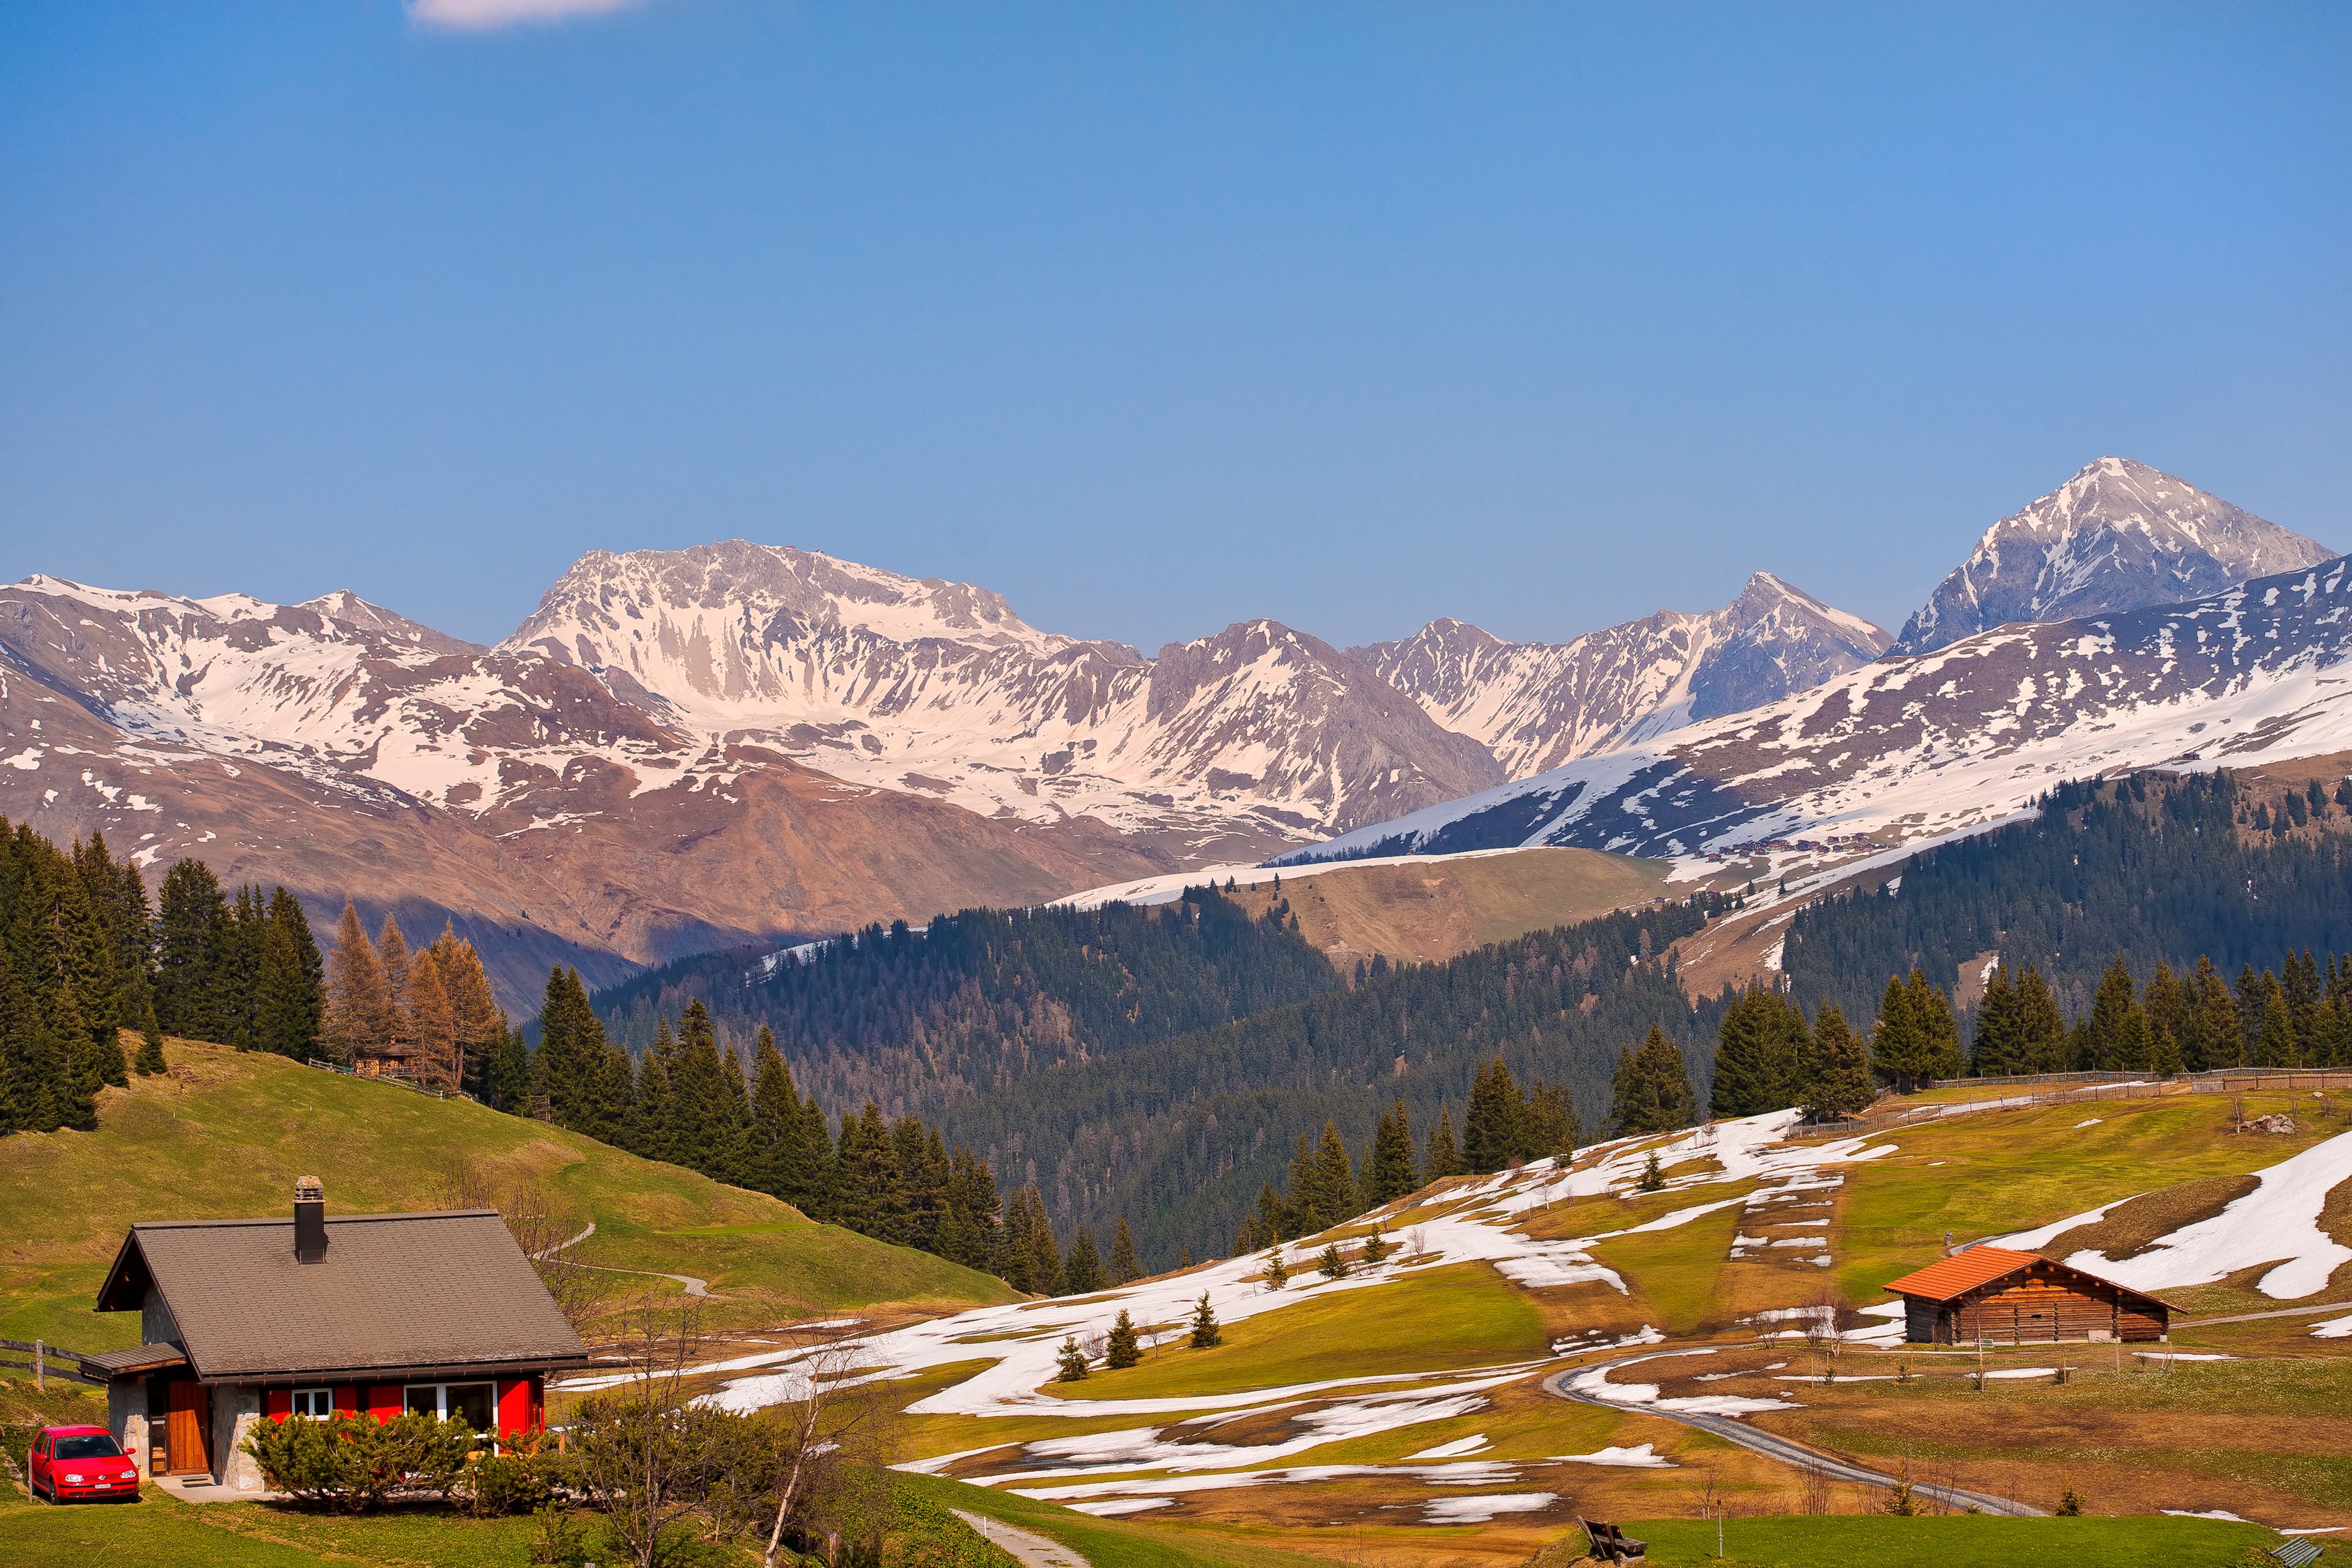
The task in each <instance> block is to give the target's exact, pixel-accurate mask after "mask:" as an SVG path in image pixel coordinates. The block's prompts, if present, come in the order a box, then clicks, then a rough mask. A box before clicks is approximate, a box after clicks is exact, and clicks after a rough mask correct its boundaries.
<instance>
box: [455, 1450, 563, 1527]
mask: <svg viewBox="0 0 2352 1568" xmlns="http://www.w3.org/2000/svg"><path fill="white" fill-rule="evenodd" d="M573 1471H574V1467H573V1465H572V1459H571V1456H569V1455H567V1454H559V1453H557V1452H556V1451H555V1447H554V1445H553V1444H551V1443H548V1442H546V1441H544V1440H543V1439H541V1438H539V1437H536V1436H533V1437H526V1438H524V1439H523V1440H522V1441H520V1442H519V1443H510V1444H509V1445H507V1448H506V1452H504V1453H502V1454H489V1453H484V1454H478V1455H477V1456H475V1458H474V1460H473V1462H472V1463H471V1464H469V1465H467V1467H466V1468H465V1471H464V1473H463V1474H461V1475H460V1476H459V1477H458V1478H457V1486H456V1488H455V1489H454V1493H453V1495H455V1496H456V1497H457V1500H459V1501H461V1502H463V1503H464V1504H465V1505H466V1511H467V1512H468V1513H470V1514H472V1515H474V1516H475V1517H476V1518H478V1519H488V1518H490V1517H492V1516H494V1515H498V1514H509V1513H537V1512H539V1511H540V1510H542V1509H544V1508H545V1507H547V1505H548V1504H550V1503H551V1502H553V1501H555V1500H556V1498H557V1495H558V1494H559V1493H560V1492H562V1490H563V1489H565V1488H567V1487H569V1486H571V1485H572V1479H573Z"/></svg>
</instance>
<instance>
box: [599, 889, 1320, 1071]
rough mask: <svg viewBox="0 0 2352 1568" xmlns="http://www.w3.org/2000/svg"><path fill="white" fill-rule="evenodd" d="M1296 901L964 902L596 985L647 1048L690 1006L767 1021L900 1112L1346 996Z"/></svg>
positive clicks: (723, 1021) (614, 1028)
mask: <svg viewBox="0 0 2352 1568" xmlns="http://www.w3.org/2000/svg"><path fill="white" fill-rule="evenodd" d="M1340 984H1341V976H1340V975H1339V973H1338V972H1336V971H1335V970H1334V969H1333V968H1332V967H1331V964H1330V963H1329V962H1328V960H1327V959H1325V958H1324V956H1323V955H1322V954H1321V953H1320V952H1317V951H1316V949H1315V948H1314V947H1313V946H1312V945H1310V944H1309V943H1308V942H1306V941H1305V940H1304V939H1302V938H1301V937H1300V936H1299V934H1298V931H1297V921H1296V920H1295V919H1292V918H1291V917H1290V916H1289V914H1288V911H1287V910H1282V911H1280V912H1278V913H1277V914H1276V915H1275V916H1274V918H1270V919H1260V920H1253V919H1252V918H1250V916H1249V915H1247V914H1246V913H1244V911H1243V910H1240V909H1239V908H1237V907H1236V906H1235V905H1234V904H1232V903H1230V902H1228V901H1227V900H1224V899H1222V898H1218V897H1215V896H1213V895H1211V894H1208V893H1205V892H1202V891H1197V890H1195V891H1190V892H1187V893H1186V894H1185V896H1184V897H1183V898H1182V899H1181V900H1177V901H1176V902H1174V903H1170V904H1161V905H1157V906H1153V907H1149V908H1143V907H1137V906H1133V905H1127V904H1112V905H1108V906H1106V907H1104V908H1101V909H1096V910H1066V909H1031V910H965V911H964V912H963V913H961V914H958V915H950V916H946V917H943V918H941V919H940V920H936V921H932V922H931V924H930V926H929V929H928V930H927V931H914V930H910V929H908V927H907V926H906V925H905V924H904V923H903V922H902V923H899V924H897V925H893V926H889V927H887V928H886V927H882V926H869V927H868V928H866V930H865V931H859V932H857V933H856V935H855V936H853V937H850V938H846V939H845V940H842V941H839V942H826V943H823V944H821V945H819V946H817V947H815V948H814V949H812V950H809V951H808V952H805V953H804V954H803V955H801V956H793V955H790V954H787V955H786V956H784V957H782V958H781V959H778V960H775V961H773V962H766V961H763V960H761V958H760V957H758V956H757V955H755V954H753V953H750V952H742V951H737V952H729V953H716V954H707V955H703V956H700V957H697V958H692V959H686V960H681V961H680V962H678V963H672V964H669V965H667V966H666V967H664V968H662V969H659V970H656V971H655V972H654V973H651V974H648V975H645V976H642V977H640V978H638V979H636V980H635V981H632V982H630V983H629V984H625V985H622V986H618V987H615V988H614V989H613V990H611V991H606V992H602V993H599V994H598V995H597V997H596V1011H597V1013H598V1016H600V1017H602V1018H603V1019H604V1023H605V1027H606V1030H607V1032H608V1033H609V1035H610V1036H611V1037H612V1038H613V1039H614V1042H615V1043H616V1044H620V1045H623V1046H625V1047H628V1049H629V1050H630V1051H631V1052H632V1054H638V1055H642V1054H643V1052H644V1051H645V1050H646V1047H649V1046H650V1045H652V1043H653V1041H654V1037H655V1035H656V1031H657V1030H658V1029H659V1027H660V1026H661V1023H662V1021H663V1020H665V1019H672V1018H676V1017H677V1016H680V1015H681V1014H682V1013H683V1012H684V1011H685V1008H686V1006H687V1005H688V1003H689V1002H693V1001H699V1002H701V1003H702V1004H703V1005H704V1006H705V1007H706V1008H708V1009H709V1015H710V1020H711V1024H712V1026H713V1027H714V1029H715V1030H716V1031H717V1033H718V1036H719V1039H720V1040H721V1041H722V1042H726V1043H730V1044H733V1045H735V1046H736V1047H738V1048H739V1049H740V1050H741V1051H742V1052H743V1054H745V1055H747V1056H748V1055H749V1054H750V1048H751V1042H752V1041H754V1040H755V1039H757V1038H758V1037H759V1033H760V1031H761V1029H762V1028H767V1029H770V1030H772V1031H773V1033H774V1037H775V1042H776V1045H777V1047H778V1048H779V1049H780V1050H782V1052H783V1054H784V1056H785V1058H786V1059H788V1060H789V1061H791V1063H792V1064H793V1072H794V1073H795V1074H796V1075H797V1076H798V1078H799V1079H800V1081H801V1083H802V1084H803V1086H805V1087H806V1088H807V1089H810V1090H812V1091H813V1092H814V1093H815V1094H816V1095H817V1096H818V1097H819V1098H821V1099H822V1100H824V1102H825V1103H827V1104H829V1105H839V1106H856V1105H857V1104H859V1103H861V1102H863V1101H864V1100H867V1099H872V1100H875V1101H876V1102H877V1103H878V1104H879V1105H880V1106H881V1108H882V1110H884V1111H885V1112H886V1113H887V1114H889V1115H891V1116H894V1117H895V1116H898V1115H903V1114H905V1113H907V1112H908V1111H913V1112H916V1113H919V1114H928V1113H929V1112H930V1111H932V1110H937V1109H938V1108H939V1107H940V1106H942V1105H945V1104H947V1103H948V1102H950V1100H960V1099H962V1098H965V1097H967V1096H970V1095H972V1094H978V1093H983V1092H986V1091H988V1090H991V1089H1000V1088H1003V1087H1005V1086H1008V1085H1011V1084H1013V1083H1015V1082H1017V1081H1019V1080H1021V1079H1024V1078H1026V1077H1027V1076H1028V1075H1030V1074H1032V1073H1034V1072H1037V1071H1039V1070H1042V1069H1044V1068H1050V1067H1054V1066H1056V1065H1058V1064H1060V1063H1063V1062H1065V1061H1077V1062H1083V1061H1087V1060H1089V1059H1093V1058H1100V1057H1103V1056H1107V1055H1117V1054H1118V1053H1119V1052H1122V1051H1126V1050H1129V1049H1130V1048H1132V1047H1136V1046H1139V1045H1149V1044H1150V1043H1152V1042H1154V1041H1158V1040H1164V1039H1167V1038H1169V1037H1171V1036H1175V1035H1181V1034H1184V1033H1187V1032H1190V1031H1193V1030H1198V1029H1203V1028H1208V1027H1211V1026H1215V1025H1218V1024H1223V1023H1226V1022H1229V1021H1231V1020H1233V1019H1235V1018H1243V1017H1247V1016H1250V1015H1252V1014H1255V1013H1258V1012H1262V1011H1264V1010H1265V1009H1266V1008H1269V1007H1277V1006H1281V1005H1284V1004H1286V1003H1292V1002H1299V1001H1305V1000H1307V999H1308V998H1310V997H1315V996H1319V995H1322V994H1325V993H1327V992H1330V991H1333V990H1336V989H1338V988H1339V985H1340Z"/></svg>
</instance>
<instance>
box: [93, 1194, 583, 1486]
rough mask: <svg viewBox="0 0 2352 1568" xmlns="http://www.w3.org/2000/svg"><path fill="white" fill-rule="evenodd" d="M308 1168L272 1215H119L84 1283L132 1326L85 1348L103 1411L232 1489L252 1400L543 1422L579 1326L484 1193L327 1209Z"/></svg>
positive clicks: (279, 1410)
mask: <svg viewBox="0 0 2352 1568" xmlns="http://www.w3.org/2000/svg"><path fill="white" fill-rule="evenodd" d="M326 1207H327V1205H326V1200H325V1195H324V1194H323V1193H322V1192H321V1191H320V1186H319V1183H318V1181H317V1179H316V1178H315V1177H310V1176H305V1177H303V1178H302V1179H301V1181H300V1182H299V1183H298V1184H296V1185H295V1188H294V1212H293V1213H292V1214H291V1215H287V1216H285V1217H283V1218H278V1219H228V1220H152V1221H146V1222H142V1223H141V1224H138V1225H134V1226H131V1234H130V1235H129V1236H128V1237H125V1238H124V1239H123V1243H122V1248H121V1251H120V1252H119V1253H117V1254H116V1256H115V1259H114V1267H113V1268H110V1269H109V1270H108V1272H107V1276H106V1283H105V1285H104V1286H103V1287H102V1288H101V1289H100V1291H99V1294H98V1310H100V1311H101V1312H131V1311H135V1312H137V1313H139V1314H140V1317H141V1327H142V1332H141V1334H140V1340H141V1343H140V1344H139V1345H138V1346H137V1347H136V1348H135V1349H131V1350H123V1351H109V1352H103V1353H101V1354H97V1355H91V1356H86V1357H84V1358H83V1363H82V1364H83V1367H84V1369H85V1370H86V1371H87V1372H88V1373H89V1374H90V1375H91V1376H94V1377H100V1378H103V1379H104V1380H105V1381H106V1383H107V1425H108V1426H110V1428H111V1429H112V1431H113V1433H114V1435H115V1437H116V1439H117V1440H118V1441H120V1442H121V1444H122V1446H123V1448H124V1450H125V1451H126V1452H128V1453H130V1454H131V1456H132V1458H135V1459H138V1460H139V1461H141V1463H142V1466H143V1467H144V1468H145V1469H146V1471H147V1473H148V1474H150V1475H152V1476H155V1477H158V1478H162V1477H166V1476H171V1477H185V1478H188V1479H191V1480H205V1481H209V1482H211V1483H213V1484H215V1485H221V1486H226V1487H229V1488H232V1489H236V1490H240V1491H252V1490H257V1489H259V1488H260V1487H261V1484H262V1483H261V1477H260V1473H259V1471H258V1469H257V1467H256V1466H255V1464H254V1462H253V1460H252V1458H250V1457H249V1456H247V1455H246V1454H244V1453H241V1452H240V1451H239V1445H240V1444H241V1443H242V1442H243V1440H244V1437H245V1434H246V1432H247V1430H248V1429H249V1428H250V1427H251V1426H252V1425H253V1424H254V1423H255V1422H256V1421H258V1420H260V1419H262V1418H263V1417H264V1416H275V1417H278V1418H280V1419H284V1418H288V1417H289V1416H313V1417H320V1418H323V1417H325V1416H327V1415H331V1414H333V1413H334V1412H337V1411H344V1412H352V1413H356V1412H359V1411H367V1412H369V1413H371V1414H373V1415H376V1416H378V1417H380V1418H382V1419H384V1420H389V1419H391V1418H392V1417H393V1416H394V1415H399V1414H400V1413H401V1412H403V1411H404V1410H413V1411H420V1412H423V1413H425V1414H429V1415H439V1416H442V1417H444V1418H462V1419H463V1420H464V1421H465V1422H466V1423H467V1425H468V1426H473V1427H474V1428H476V1429H477V1430H478V1431H485V1432H489V1431H495V1432H496V1433H498V1434H499V1436H515V1435H518V1434H520V1433H526V1432H535V1431H538V1430H540V1429H541V1427H542V1426H544V1425H545V1422H546V1404H545V1391H546V1376H547V1374H548V1373H551V1372H555V1371H559V1370H562V1369H565V1368H570V1367H578V1366H584V1365H586V1364H587V1361H588V1352H587V1350H586V1348H585V1347H584V1346H583V1345H582V1344H581V1342H580V1336H579V1335H577V1334H575V1333H573V1332H572V1326H571V1325H570V1324H569V1323H567V1322H566V1321H564V1318H563V1314H562V1311H560V1310H558V1309H557V1307H556V1305H555V1301H554V1299H553V1298H551V1296H549V1295H548V1293H547V1289H546V1287H544V1286H542V1285H541V1283H540V1281H539V1276H538V1274H537V1273H536V1272H534V1271H533V1270H532V1268H531V1266H530V1259H529V1258H525V1257H524V1256H523V1255H522V1249H521V1248H520V1247H517V1246H516V1245H515V1242H514V1237H512V1236H510V1235H509V1233H508V1231H507V1227H506V1223H505V1222H504V1221H503V1220H501V1219H500V1218H499V1214H498V1211H497V1210H496V1209H459V1210H456V1211H452V1212H447V1213H440V1214H391V1215H344V1216H339V1217H336V1218H333V1219H330V1218H328V1217H327V1212H326Z"/></svg>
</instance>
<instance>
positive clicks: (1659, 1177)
mask: <svg viewBox="0 0 2352 1568" xmlns="http://www.w3.org/2000/svg"><path fill="white" fill-rule="evenodd" d="M1635 1185H1636V1186H1638V1187H1640V1188H1641V1190H1642V1191H1643V1192H1645V1193H1662V1192H1664V1191H1665V1190H1666V1168H1665V1166H1664V1165H1662V1164H1660V1163H1658V1152H1657V1151H1656V1150H1655V1149H1653V1150H1651V1151H1650V1157H1649V1158H1648V1159H1646V1160H1644V1161H1643V1162H1642V1179H1641V1180H1640V1181H1639V1182H1637V1183H1635Z"/></svg>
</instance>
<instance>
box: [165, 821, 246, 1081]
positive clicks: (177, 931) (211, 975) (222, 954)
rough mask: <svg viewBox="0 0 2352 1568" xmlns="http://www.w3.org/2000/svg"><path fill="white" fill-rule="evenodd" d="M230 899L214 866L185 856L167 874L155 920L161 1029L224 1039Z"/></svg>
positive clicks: (198, 1037)
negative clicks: (216, 875)
mask: <svg viewBox="0 0 2352 1568" xmlns="http://www.w3.org/2000/svg"><path fill="white" fill-rule="evenodd" d="M227 933H228V900H227V898H226V895H224V894H223V893H222V891H221V886H220V881H219V879H217V878H215V876H214V875H213V871H212V868H211V867H209V866H207V865H205V863H204V862H203V861H201V860H193V859H191V860H182V861H179V862H177V863H176V864H174V865H173V868H171V870H169V871H168V872H166V873H164V876H163V898H162V900H161V908H160V911H159V916H158V920H157V926H156V957H155V1015H156V1017H157V1018H158V1019H159V1020H160V1021H161V1023H162V1024H163V1032H164V1033H165V1034H169V1035H177V1036H179V1037H182V1038H183V1039H190V1040H209V1041H212V1042H214V1043H215V1044H220V1045H226V1044H228V1043H229V1042H228V1041H227V1040H226V1038H225V1037H226V1035H227V1034H228V1032H229V1031H228V1020H227V1016H226V1009H225V1008H224V1006H223V1002H224V998H223V996H222V994H221V989H222V983H223V975H222V969H223V966H224V964H225V963H226V956H227V955H226V944H227Z"/></svg>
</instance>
